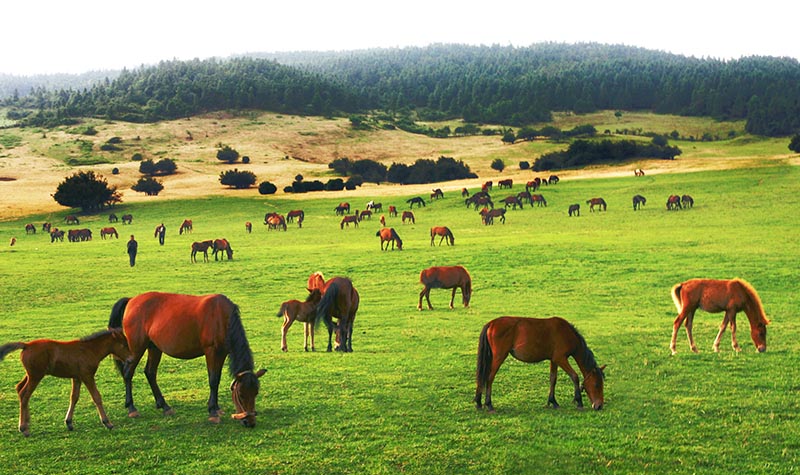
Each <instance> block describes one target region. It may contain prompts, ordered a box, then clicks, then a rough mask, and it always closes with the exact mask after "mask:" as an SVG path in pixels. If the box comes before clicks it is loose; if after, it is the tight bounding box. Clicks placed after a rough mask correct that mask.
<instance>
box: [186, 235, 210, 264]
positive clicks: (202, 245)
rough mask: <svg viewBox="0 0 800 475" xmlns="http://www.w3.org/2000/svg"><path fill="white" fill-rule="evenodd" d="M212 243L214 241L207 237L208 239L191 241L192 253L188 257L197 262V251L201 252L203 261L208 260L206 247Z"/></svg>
mask: <svg viewBox="0 0 800 475" xmlns="http://www.w3.org/2000/svg"><path fill="white" fill-rule="evenodd" d="M213 245H214V241H212V240H211V239H209V240H208V241H200V242H197V241H195V242H193V243H192V255H191V257H190V258H189V259H190V260H191V261H192V262H197V253H198V252H202V253H203V262H208V248H210V247H212V246H213Z"/></svg>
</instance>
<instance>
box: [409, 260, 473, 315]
mask: <svg viewBox="0 0 800 475" xmlns="http://www.w3.org/2000/svg"><path fill="white" fill-rule="evenodd" d="M419 282H420V283H421V284H422V285H424V286H425V287H424V288H423V289H422V292H420V293H419V304H418V305H417V309H418V310H422V298H423V297H425V299H426V300H427V301H428V310H433V306H432V305H431V289H453V293H452V295H451V296H450V308H453V301H454V300H455V298H456V290H458V289H461V302H462V303H463V304H464V306H465V307H469V300H470V298H471V297H472V277H471V276H470V275H469V272H467V269H464V268H463V267H461V266H434V267H428V268H427V269H424V270H423V271H422V272H420V273H419Z"/></svg>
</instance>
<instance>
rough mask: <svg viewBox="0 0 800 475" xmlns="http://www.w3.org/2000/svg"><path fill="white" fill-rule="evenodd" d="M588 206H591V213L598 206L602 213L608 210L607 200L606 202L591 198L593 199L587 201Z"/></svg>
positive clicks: (601, 199)
mask: <svg viewBox="0 0 800 475" xmlns="http://www.w3.org/2000/svg"><path fill="white" fill-rule="evenodd" d="M586 204H587V205H589V212H590V213H591V212H593V211H594V207H595V206H597V207H598V208H599V209H600V211H605V210H606V200H604V199H603V198H591V199H588V200H586Z"/></svg>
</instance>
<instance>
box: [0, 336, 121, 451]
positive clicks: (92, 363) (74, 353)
mask: <svg viewBox="0 0 800 475" xmlns="http://www.w3.org/2000/svg"><path fill="white" fill-rule="evenodd" d="M15 350H22V353H21V354H20V359H21V360H22V365H23V366H24V367H25V377H24V378H22V381H20V382H19V383H17V394H18V395H19V431H20V432H22V433H23V434H24V435H25V437H27V436H29V435H30V430H29V426H30V422H31V414H30V409H29V408H28V402H29V401H30V399H31V395H32V394H33V391H34V390H35V389H36V387H37V386H38V385H39V382H41V380H42V379H43V378H44V377H45V376H46V375H52V376H55V377H57V378H70V379H72V395H71V396H70V403H69V409H68V410H67V417H66V418H65V419H64V422H65V423H66V424H67V429H68V430H72V429H73V426H72V415H73V414H74V413H75V405H76V404H77V403H78V397H79V396H80V392H81V383H83V385H85V386H86V389H88V390H89V394H91V395H92V401H94V405H95V406H97V413H98V414H99V415H100V421H101V422H102V423H103V425H104V426H106V427H107V428H109V429H111V428H113V427H114V425H113V424H111V422H110V421H109V420H108V416H107V415H106V411H105V409H104V408H103V398H102V397H100V393H99V392H98V391H97V384H96V383H95V380H94V375H95V373H97V368H98V367H99V366H100V362H101V361H102V360H103V359H104V358H105V357H106V356H108V355H109V354H113V355H114V356H115V357H117V358H120V359H122V360H127V359H128V358H130V356H131V353H130V350H129V349H128V342H127V340H126V339H125V335H124V334H123V333H122V331H120V330H105V331H102V332H99V333H95V334H94V335H90V336H87V337H84V338H81V339H80V340H74V341H66V342H62V341H53V340H34V341H31V342H28V343H23V342H17V343H7V344H5V345H3V346H0V360H2V359H3V358H5V356H6V355H7V354H8V353H10V352H12V351H15Z"/></svg>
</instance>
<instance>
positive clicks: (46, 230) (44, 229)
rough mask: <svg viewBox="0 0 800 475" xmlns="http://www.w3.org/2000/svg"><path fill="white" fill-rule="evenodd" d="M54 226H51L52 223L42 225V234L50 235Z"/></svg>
mask: <svg viewBox="0 0 800 475" xmlns="http://www.w3.org/2000/svg"><path fill="white" fill-rule="evenodd" d="M52 226H53V225H52V224H50V223H42V232H43V233H49V232H50V228H51V227H52Z"/></svg>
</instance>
